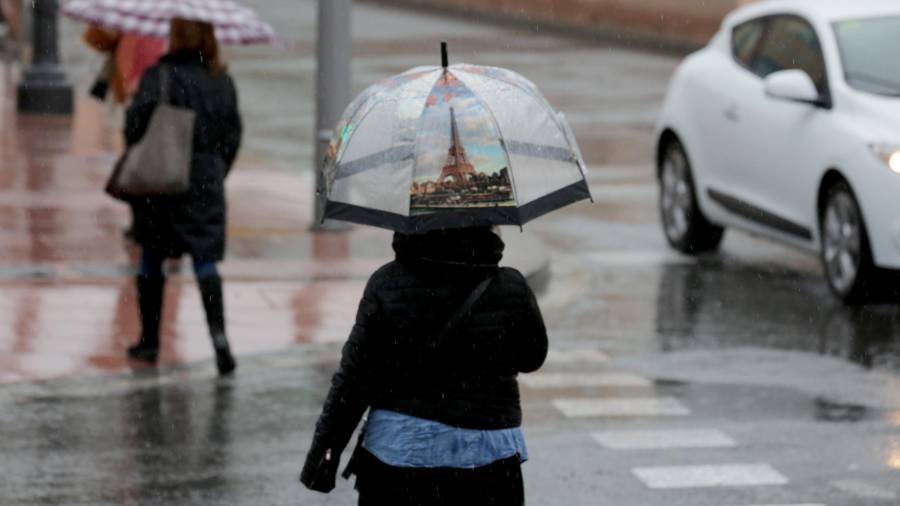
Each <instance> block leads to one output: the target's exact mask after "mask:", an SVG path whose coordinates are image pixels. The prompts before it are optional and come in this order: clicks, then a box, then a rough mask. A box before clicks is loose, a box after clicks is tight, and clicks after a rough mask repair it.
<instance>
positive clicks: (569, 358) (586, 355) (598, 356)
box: [547, 349, 609, 364]
mask: <svg viewBox="0 0 900 506" xmlns="http://www.w3.org/2000/svg"><path fill="white" fill-rule="evenodd" d="M547 362H549V363H556V364H571V363H576V362H587V363H596V364H605V363H606V362H609V355H607V354H606V353H604V352H602V351H600V350H594V349H584V350H550V351H548V352H547Z"/></svg>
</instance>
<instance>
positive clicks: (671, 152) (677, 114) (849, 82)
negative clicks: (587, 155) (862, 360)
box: [655, 0, 900, 302]
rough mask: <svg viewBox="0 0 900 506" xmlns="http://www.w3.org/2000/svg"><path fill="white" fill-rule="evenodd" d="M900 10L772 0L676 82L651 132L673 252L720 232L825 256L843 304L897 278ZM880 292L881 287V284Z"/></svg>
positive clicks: (865, 3) (728, 23)
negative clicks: (730, 231) (741, 233)
mask: <svg viewBox="0 0 900 506" xmlns="http://www.w3.org/2000/svg"><path fill="white" fill-rule="evenodd" d="M898 55H900V1H897V0H855V1H852V2H850V1H847V0H817V1H810V0H768V1H764V2H759V3H755V4H751V5H748V6H745V7H742V8H740V9H738V10H736V11H734V12H733V13H731V14H730V15H729V16H728V17H727V18H726V19H725V21H724V23H723V25H722V28H721V30H720V31H719V32H718V33H717V34H716V35H715V37H714V38H713V39H712V41H711V42H710V43H709V45H708V46H707V47H705V48H704V49H702V50H700V51H698V52H696V53H694V54H692V55H690V56H689V57H688V58H687V59H686V60H685V61H684V62H683V63H682V64H681V65H680V66H679V68H678V69H677V70H676V72H675V75H674V77H673V78H672V81H671V83H670V84H669V89H668V93H667V97H666V100H665V104H664V106H663V109H662V113H661V116H660V119H659V123H658V125H657V129H656V137H655V139H656V153H657V162H658V163H657V167H658V171H659V173H658V176H659V184H660V198H659V205H660V212H661V218H662V223H663V229H664V232H665V235H666V238H667V239H668V241H669V243H670V244H671V245H672V246H673V247H674V248H676V249H678V250H680V251H682V252H685V253H691V254H696V253H700V252H704V251H710V250H714V249H715V248H716V247H717V246H718V245H719V243H720V242H721V240H722V234H723V232H724V229H725V227H735V228H740V229H744V230H746V231H749V232H750V233H752V234H755V235H761V236H766V237H770V238H773V239H777V240H781V241H784V242H787V243H789V244H792V245H796V246H799V247H801V248H803V249H806V250H809V251H810V252H814V253H818V254H819V255H821V258H822V262H823V265H824V268H825V272H826V276H827V279H828V283H829V285H830V286H831V288H832V290H833V291H834V293H835V294H837V295H838V296H839V297H841V298H842V299H844V300H845V301H847V302H855V301H862V300H865V299H868V298H870V296H872V295H873V293H875V292H876V291H883V288H884V286H883V285H884V283H885V280H887V279H892V277H893V276H886V275H883V274H893V271H897V270H900V56H898ZM879 284H880V285H882V286H878V285H879Z"/></svg>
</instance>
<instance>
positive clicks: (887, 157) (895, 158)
mask: <svg viewBox="0 0 900 506" xmlns="http://www.w3.org/2000/svg"><path fill="white" fill-rule="evenodd" d="M869 149H871V150H872V154H874V155H875V156H877V157H878V158H879V159H880V160H881V161H883V162H884V164H885V165H887V168H889V169H891V170H892V171H894V172H896V173H897V174H900V144H886V143H881V144H869Z"/></svg>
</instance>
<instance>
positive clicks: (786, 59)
mask: <svg viewBox="0 0 900 506" xmlns="http://www.w3.org/2000/svg"><path fill="white" fill-rule="evenodd" d="M765 32H766V33H765V35H764V36H763V37H764V38H763V41H762V43H761V45H760V48H759V50H758V51H757V52H756V54H755V55H753V59H752V61H751V63H750V69H751V70H752V71H753V72H754V73H755V74H756V75H758V76H760V77H766V76H768V75H769V74H771V73H773V72H778V71H779V70H789V69H800V70H803V71H805V72H806V73H807V74H809V77H811V78H812V80H813V82H814V83H815V85H816V88H817V89H818V90H819V93H822V94H825V93H826V92H827V79H826V77H825V58H824V57H823V56H822V48H821V46H820V45H819V37H818V36H817V35H816V31H815V29H814V28H813V27H812V25H810V24H809V23H808V22H806V21H805V20H803V19H802V18H799V17H797V16H775V17H773V18H771V20H770V21H769V25H768V27H767V29H766V30H765Z"/></svg>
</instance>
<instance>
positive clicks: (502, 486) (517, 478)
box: [356, 450, 525, 506]
mask: <svg viewBox="0 0 900 506" xmlns="http://www.w3.org/2000/svg"><path fill="white" fill-rule="evenodd" d="M359 458H360V460H361V462H360V463H359V467H358V471H357V474H358V477H357V479H356V487H357V489H358V490H359V506H523V505H524V504H525V489H524V485H523V482H522V467H521V464H520V463H519V456H518V455H516V456H514V457H510V458H508V459H503V460H498V461H497V462H494V463H493V464H490V465H487V466H483V467H476V468H475V469H454V468H448V467H440V468H428V469H420V468H400V467H394V466H389V465H387V464H384V463H383V462H381V461H380V460H378V459H377V458H376V457H375V456H373V455H372V454H371V453H369V452H367V451H365V450H361V451H360V454H359Z"/></svg>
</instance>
